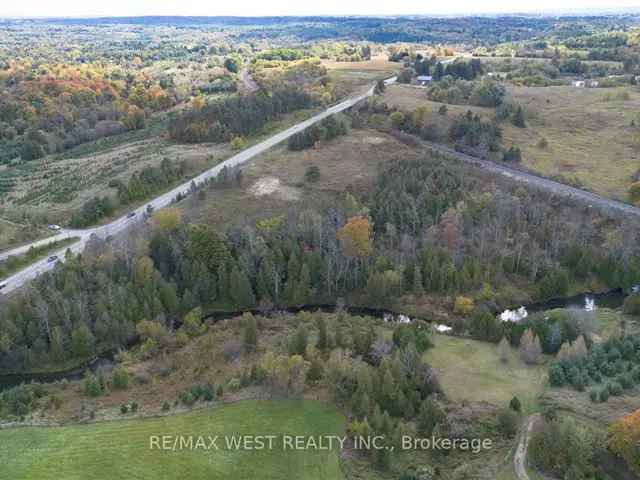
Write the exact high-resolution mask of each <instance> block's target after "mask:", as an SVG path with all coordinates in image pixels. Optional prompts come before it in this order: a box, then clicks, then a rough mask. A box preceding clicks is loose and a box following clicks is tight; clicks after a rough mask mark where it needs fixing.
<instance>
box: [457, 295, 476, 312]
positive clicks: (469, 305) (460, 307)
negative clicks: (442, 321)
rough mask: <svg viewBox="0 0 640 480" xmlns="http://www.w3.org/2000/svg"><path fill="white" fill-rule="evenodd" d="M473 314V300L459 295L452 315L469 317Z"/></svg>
mask: <svg viewBox="0 0 640 480" xmlns="http://www.w3.org/2000/svg"><path fill="white" fill-rule="evenodd" d="M471 312H473V299H471V298H468V297H463V296H462V295H459V296H457V297H456V300H455V303H454V305H453V313H457V314H458V315H465V316H466V315H470V314H471Z"/></svg>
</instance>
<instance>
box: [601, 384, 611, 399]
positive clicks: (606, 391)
mask: <svg viewBox="0 0 640 480" xmlns="http://www.w3.org/2000/svg"><path fill="white" fill-rule="evenodd" d="M599 397H600V401H601V402H607V401H608V400H609V387H607V386H606V385H605V386H604V387H602V389H601V390H600V395H599Z"/></svg>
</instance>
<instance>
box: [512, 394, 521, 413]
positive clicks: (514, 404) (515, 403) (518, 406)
mask: <svg viewBox="0 0 640 480" xmlns="http://www.w3.org/2000/svg"><path fill="white" fill-rule="evenodd" d="M509 408H510V409H511V410H513V411H514V412H519V411H520V410H521V409H522V405H521V404H520V400H518V397H513V398H512V399H511V401H510V402H509Z"/></svg>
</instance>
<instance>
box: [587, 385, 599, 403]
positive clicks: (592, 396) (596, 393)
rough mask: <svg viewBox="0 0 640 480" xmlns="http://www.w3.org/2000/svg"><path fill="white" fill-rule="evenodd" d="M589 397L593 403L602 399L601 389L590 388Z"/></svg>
mask: <svg viewBox="0 0 640 480" xmlns="http://www.w3.org/2000/svg"><path fill="white" fill-rule="evenodd" d="M589 398H590V399H591V401H592V402H593V403H598V402H599V401H600V390H598V389H597V388H592V389H591V390H589Z"/></svg>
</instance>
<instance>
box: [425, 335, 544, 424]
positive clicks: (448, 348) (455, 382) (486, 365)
mask: <svg viewBox="0 0 640 480" xmlns="http://www.w3.org/2000/svg"><path fill="white" fill-rule="evenodd" d="M433 340H434V343H435V346H434V347H433V348H431V349H429V350H428V351H427V352H426V354H425V360H426V361H427V362H428V363H429V364H430V365H432V366H433V367H434V368H435V369H436V373H437V375H438V379H439V380H440V383H441V384H442V388H443V389H444V392H445V394H446V395H447V396H449V397H450V398H451V399H453V400H456V401H462V400H467V401H470V402H488V403H491V404H494V405H497V406H501V407H504V406H506V405H508V404H509V401H510V400H511V399H512V398H513V397H514V396H516V397H518V399H519V400H520V402H522V406H523V409H524V410H525V411H527V412H530V411H533V410H534V409H535V408H536V406H537V402H538V398H539V396H540V395H541V394H542V393H543V388H544V383H545V380H544V375H545V367H544V366H543V365H533V366H531V365H527V364H525V363H524V362H523V361H522V360H521V359H520V357H519V355H518V352H517V350H515V349H511V350H510V351H509V354H508V359H507V362H502V361H501V359H500V355H499V352H498V346H497V345H496V344H493V343H488V342H480V341H477V340H472V339H469V338H460V337H453V336H447V335H434V337H433Z"/></svg>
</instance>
